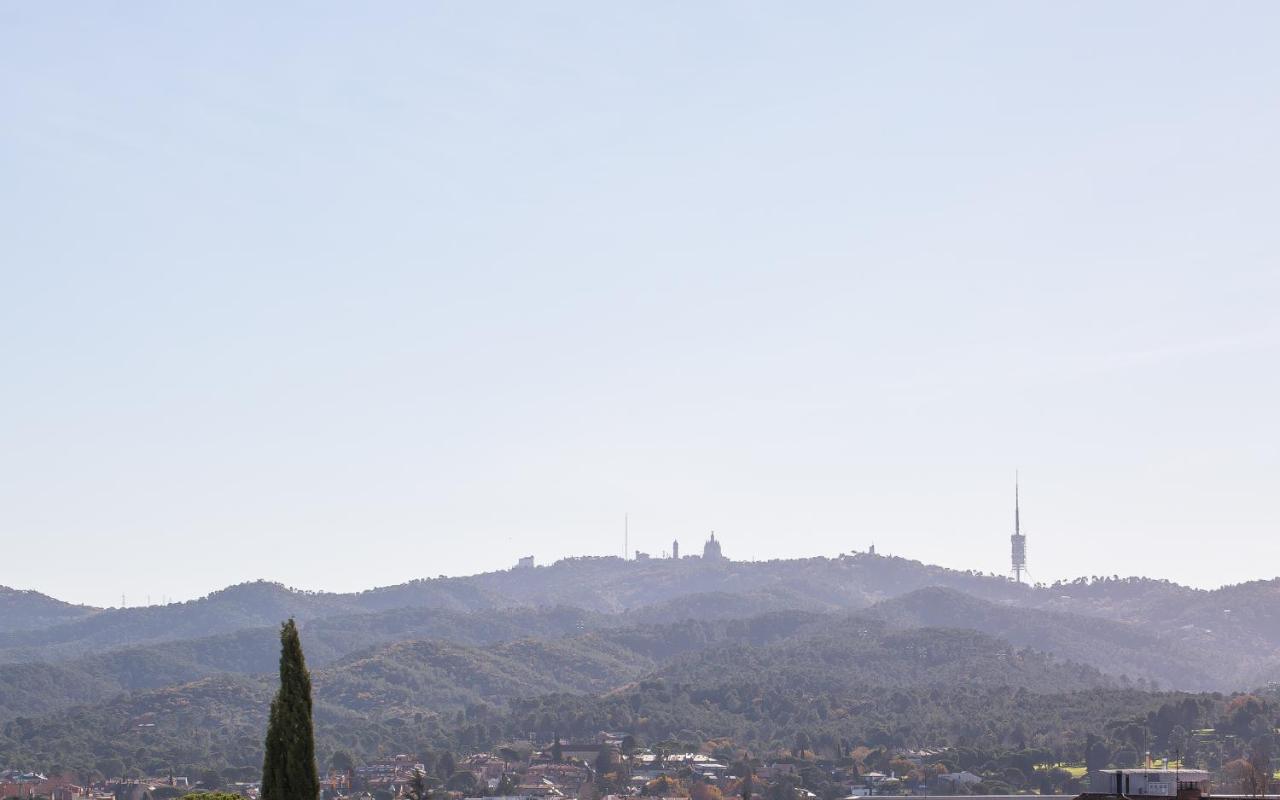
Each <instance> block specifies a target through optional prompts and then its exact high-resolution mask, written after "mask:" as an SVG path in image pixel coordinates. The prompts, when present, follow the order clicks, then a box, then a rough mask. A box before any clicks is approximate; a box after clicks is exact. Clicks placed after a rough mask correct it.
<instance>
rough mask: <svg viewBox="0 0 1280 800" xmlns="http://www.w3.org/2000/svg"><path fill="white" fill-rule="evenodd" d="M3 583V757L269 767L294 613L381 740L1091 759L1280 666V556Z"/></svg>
mask: <svg viewBox="0 0 1280 800" xmlns="http://www.w3.org/2000/svg"><path fill="white" fill-rule="evenodd" d="M0 603H3V604H4V607H5V608H6V609H9V610H11V612H12V613H11V614H9V615H6V618H5V624H4V626H0V733H2V735H0V758H2V759H3V760H4V761H6V762H7V763H11V764H14V765H29V766H31V767H32V768H44V767H48V766H49V765H75V766H76V768H77V769H93V768H95V764H99V762H103V761H104V760H105V761H106V762H107V763H111V764H114V763H115V762H136V763H137V764H138V765H139V768H145V769H146V770H154V769H159V768H160V767H159V766H158V765H168V766H165V769H167V768H169V767H170V766H174V765H177V768H183V769H185V768H186V767H187V766H190V767H191V768H192V769H195V768H198V767H201V766H205V765H209V766H217V767H220V768H223V767H226V768H232V769H233V770H234V769H243V770H246V771H248V772H251V771H252V769H253V768H254V766H253V765H254V764H255V763H256V762H255V760H257V759H260V755H261V754H260V747H261V733H262V727H263V725H264V723H265V715H266V709H267V703H268V701H269V697H270V689H271V686H272V685H273V682H274V680H275V677H274V674H273V673H274V670H275V667H276V660H277V657H278V652H279V650H278V640H277V634H278V625H279V623H280V621H281V620H282V619H284V618H286V617H288V616H294V617H296V618H297V619H298V620H299V621H300V629H301V636H302V641H303V645H304V648H305V651H306V654H307V658H308V663H309V664H310V666H311V668H312V670H313V673H314V683H315V691H316V711H317V724H318V725H319V729H320V741H321V744H322V747H324V748H328V749H330V750H332V749H337V748H341V749H344V750H346V751H349V752H351V753H353V754H356V755H360V756H367V757H371V756H373V755H374V754H376V753H378V752H388V751H396V752H399V751H403V750H412V749H413V748H452V749H455V750H468V749H471V748H478V747H489V746H492V745H493V744H495V743H497V742H499V741H501V740H503V739H507V738H512V737H527V736H528V735H529V734H530V733H531V732H533V733H539V734H540V735H544V736H545V735H549V734H550V733H551V731H552V730H559V731H561V732H562V733H565V734H566V735H594V734H595V733H596V732H598V731H599V730H602V729H609V730H625V731H628V732H632V733H634V734H635V735H637V736H641V737H644V738H647V739H649V740H650V741H656V740H662V739H671V740H675V741H683V742H700V741H704V740H707V739H717V740H726V741H729V740H731V741H733V742H735V743H736V744H737V745H738V746H741V747H746V748H750V749H762V748H779V747H785V746H786V743H787V742H789V741H790V740H791V739H792V738H793V737H795V736H796V735H797V734H798V733H805V734H806V735H807V736H812V737H813V738H814V740H815V741H822V742H826V743H827V744H830V743H832V742H835V741H856V742H864V743H867V744H868V745H874V744H875V743H880V744H881V745H883V746H890V745H893V746H904V745H910V746H926V745H927V746H931V747H933V746H937V747H956V746H962V745H964V746H968V745H967V744H965V743H969V744H973V743H979V744H981V745H982V746H983V747H988V748H996V749H999V748H1008V747H1015V746H1017V747H1022V746H1026V744H1027V743H1028V742H1039V743H1040V745H1042V746H1050V745H1051V746H1053V747H1058V748H1060V749H1061V750H1062V751H1063V752H1064V753H1069V754H1071V755H1072V757H1075V756H1078V755H1080V748H1082V747H1083V742H1084V740H1085V737H1086V736H1088V735H1097V736H1100V737H1104V739H1105V741H1108V742H1111V746H1112V747H1113V748H1122V747H1124V743H1125V741H1128V739H1134V738H1135V737H1137V734H1136V733H1133V732H1134V731H1137V730H1138V729H1139V728H1143V729H1147V730H1154V729H1156V728H1159V729H1160V730H1164V729H1165V728H1167V727H1168V725H1166V724H1165V723H1164V722H1159V723H1157V722H1154V721H1151V720H1148V719H1147V715H1150V714H1155V713H1156V711H1157V710H1158V709H1160V708H1162V707H1166V706H1167V705H1168V704H1170V703H1175V704H1176V703H1183V702H1184V701H1189V702H1192V703H1193V705H1194V707H1195V708H1196V709H1200V711H1198V712H1196V715H1195V716H1197V724H1208V723H1210V722H1212V720H1211V719H1209V718H1210V717H1211V716H1212V715H1214V714H1220V713H1224V712H1225V709H1226V706H1227V705H1228V704H1230V703H1231V702H1232V701H1231V699H1230V698H1228V697H1224V696H1221V695H1194V696H1191V695H1181V694H1169V693H1165V692H1158V691H1155V689H1156V688H1157V686H1158V687H1160V688H1164V687H1169V688H1175V689H1192V690H1217V691H1232V690H1247V689H1250V688H1252V687H1256V686H1258V685H1261V684H1262V683H1264V682H1265V681H1266V680H1267V679H1268V678H1269V677H1275V676H1277V675H1280V669H1278V668H1277V665H1278V664H1280V649H1278V647H1277V640H1278V639H1280V633H1278V632H1277V630H1276V624H1277V623H1276V622H1275V620H1276V619H1277V618H1280V613H1277V612H1278V611H1280V599H1278V598H1277V584H1276V583H1275V582H1257V583H1252V584H1246V585H1242V586H1238V587H1228V588H1224V589H1222V590H1218V591H1214V592H1208V591H1202V590H1195V589H1188V588H1185V587H1180V586H1176V585H1174V584H1170V583H1167V582H1162V581H1152V580H1146V579H1119V578H1098V579H1089V580H1081V581H1076V582H1072V583H1068V584H1058V585H1054V586H1039V587H1032V586H1025V585H1018V584H1015V583H1013V582H1011V581H1009V580H1006V579H1004V578H1000V577H995V576H984V575H978V574H972V573H963V572H955V571H951V570H945V569H941V568H938V567H931V566H927V565H924V564H920V563H918V562H913V561H907V560H904V559H897V558H886V557H881V556H871V555H856V556H847V557H842V558H836V559H825V558H815V559H804V560H797V561H778V562H765V563H737V562H704V561H702V560H700V559H688V560H681V561H678V562H677V561H670V560H654V561H649V562H623V561H622V560H620V559H614V558H604V559H591V558H588V559H570V560H567V561H563V562H560V563H558V564H555V565H552V566H549V567H539V568H535V569H520V570H507V571H504V572H497V573H488V574H484V575H477V576H472V577H467V578H442V579H435V580H424V581H416V582H412V583H408V584H404V585H401V586H394V587H387V588H382V589H374V590H370V591H368V592H360V593H354V594H324V593H307V592H297V591H292V590H289V589H286V588H284V587H282V586H279V585H276V584H269V583H261V582H260V583H251V584H244V585H241V586H235V587H231V588H229V589H226V590H223V591H220V592H215V593H214V594H212V595H210V596H208V597H206V598H203V599H201V600H197V601H192V602H189V603H180V604H173V605H168V606H162V607H151V608H137V609H124V610H120V609H116V610H96V609H87V608H82V607H77V606H69V605H67V604H62V603H59V602H58V601H55V600H52V599H50V598H45V597H43V596H39V595H31V594H30V593H13V592H9V593H5V594H2V595H0ZM1210 650H1211V651H1212V652H1213V658H1212V659H1207V658H1205V657H1204V653H1205V652H1206V651H1210ZM1178 707H1179V708H1182V706H1178ZM1263 707H1264V710H1263V711H1261V712H1258V713H1259V714H1262V715H1263V716H1265V714H1266V713H1269V712H1268V711H1266V710H1265V709H1266V708H1270V706H1266V705H1265V704H1264V706H1263ZM1251 708H1252V706H1251ZM1179 713H1182V712H1179ZM1184 716H1185V714H1184ZM1151 719H1152V720H1154V717H1152V718H1151ZM1135 726H1137V727H1135ZM1123 731H1129V733H1121V732H1123ZM1125 737H1128V739H1126V738H1125ZM1137 738H1140V737H1137ZM246 774H248V773H246Z"/></svg>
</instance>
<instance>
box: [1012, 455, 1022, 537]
mask: <svg viewBox="0 0 1280 800" xmlns="http://www.w3.org/2000/svg"><path fill="white" fill-rule="evenodd" d="M1019 505H1020V504H1019V502H1018V471H1017V470H1016V469H1015V470H1014V471H1013V532H1014V533H1015V534H1019V535H1021V534H1022V519H1021V516H1022V513H1021V509H1020V508H1019Z"/></svg>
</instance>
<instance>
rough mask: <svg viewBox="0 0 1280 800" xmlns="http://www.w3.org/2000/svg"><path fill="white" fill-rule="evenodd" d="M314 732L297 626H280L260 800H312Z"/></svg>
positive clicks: (315, 789)
mask: <svg viewBox="0 0 1280 800" xmlns="http://www.w3.org/2000/svg"><path fill="white" fill-rule="evenodd" d="M319 796H320V780H319V778H318V777H317V776H316V742H315V731H314V730H313V729H312V727H311V674H310V673H308V672H307V663H306V661H304V660H303V658H302V642H300V641H299V640H298V626H297V625H295V624H294V622H293V620H292V619H290V620H289V621H288V622H286V623H285V624H284V625H283V626H282V627H281V629H280V691H278V692H276V697H275V699H274V700H272V701H271V720H270V722H269V723H268V725H267V742H266V755H265V756H264V758H263V759H262V793H261V798H262V800H316V798H317V797H319Z"/></svg>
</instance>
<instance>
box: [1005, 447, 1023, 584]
mask: <svg viewBox="0 0 1280 800" xmlns="http://www.w3.org/2000/svg"><path fill="white" fill-rule="evenodd" d="M1009 539H1010V544H1011V545H1012V548H1011V549H1012V551H1013V552H1012V555H1013V559H1012V560H1013V579H1014V580H1015V581H1017V582H1018V583H1022V574H1023V573H1024V572H1026V571H1027V537H1025V536H1023V535H1022V504H1021V501H1020V498H1019V487H1018V471H1017V470H1014V472H1013V536H1011V537H1009Z"/></svg>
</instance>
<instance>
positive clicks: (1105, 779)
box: [1092, 768, 1209, 797]
mask: <svg viewBox="0 0 1280 800" xmlns="http://www.w3.org/2000/svg"><path fill="white" fill-rule="evenodd" d="M1092 784H1093V787H1092V788H1093V791H1094V792H1096V793H1098V794H1123V795H1137V796H1144V797H1176V796H1177V794H1178V792H1179V791H1181V790H1182V789H1199V790H1200V793H1201V794H1209V773H1208V772H1206V771H1205V770H1202V769H1156V768H1151V769H1103V770H1099V771H1097V772H1095V773H1094V774H1093V780H1092Z"/></svg>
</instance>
